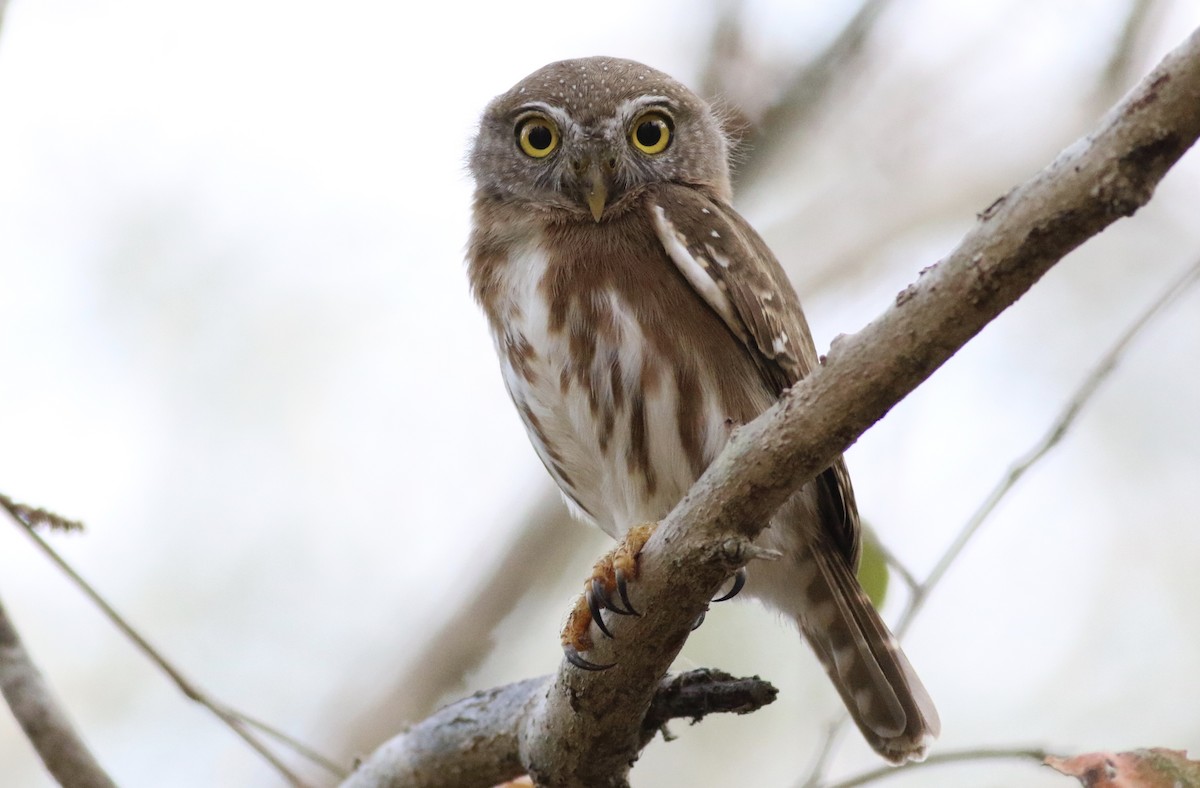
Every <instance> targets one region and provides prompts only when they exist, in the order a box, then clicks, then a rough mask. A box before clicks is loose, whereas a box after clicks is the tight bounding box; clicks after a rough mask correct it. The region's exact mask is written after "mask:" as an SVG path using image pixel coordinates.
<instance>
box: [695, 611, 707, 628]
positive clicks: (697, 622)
mask: <svg viewBox="0 0 1200 788" xmlns="http://www.w3.org/2000/svg"><path fill="white" fill-rule="evenodd" d="M705 615H707V614H705V613H701V614H700V615H698V616H696V620H695V621H693V622H692V631H693V632H695V631H696V630H697V629H699V628H700V625H701V624H703V623H704V616H705Z"/></svg>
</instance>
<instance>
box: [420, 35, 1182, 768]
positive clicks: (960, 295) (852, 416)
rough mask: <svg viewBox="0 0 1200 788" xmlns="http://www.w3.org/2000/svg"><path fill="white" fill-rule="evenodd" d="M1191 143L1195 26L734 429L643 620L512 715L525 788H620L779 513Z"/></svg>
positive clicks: (659, 540)
mask: <svg viewBox="0 0 1200 788" xmlns="http://www.w3.org/2000/svg"><path fill="white" fill-rule="evenodd" d="M1197 135H1200V31H1197V32H1196V33H1193V34H1192V35H1191V36H1190V37H1189V38H1188V39H1187V40H1186V41H1185V42H1184V43H1183V44H1182V45H1181V46H1180V47H1179V48H1177V49H1176V50H1175V51H1174V52H1172V53H1171V54H1169V55H1168V56H1167V57H1166V58H1165V59H1164V60H1163V62H1162V63H1161V64H1160V65H1159V66H1158V67H1157V68H1156V69H1155V70H1154V71H1153V72H1152V73H1151V74H1150V75H1149V76H1147V77H1146V78H1145V79H1144V80H1143V81H1142V82H1141V84H1140V85H1139V86H1138V87H1137V88H1135V89H1134V90H1133V91H1132V92H1131V93H1130V94H1129V95H1128V96H1127V97H1126V98H1125V99H1124V100H1123V101H1122V102H1121V103H1120V104H1119V105H1118V106H1117V107H1116V108H1114V109H1113V110H1112V111H1111V112H1110V113H1109V114H1108V115H1107V116H1106V117H1105V118H1104V119H1103V120H1102V121H1101V123H1100V125H1099V127H1098V128H1097V130H1096V131H1094V132H1093V133H1092V134H1091V135H1089V136H1088V137H1086V138H1085V139H1083V140H1081V141H1079V142H1077V143H1075V144H1074V145H1072V146H1070V147H1069V148H1067V149H1066V150H1065V151H1063V153H1061V154H1060V155H1059V156H1058V158H1057V159H1056V160H1055V161H1054V162H1053V163H1052V164H1050V166H1048V167H1047V168H1046V169H1045V170H1043V171H1042V172H1040V173H1038V174H1037V175H1035V176H1034V177H1033V178H1032V179H1031V180H1030V181H1028V182H1027V183H1025V184H1024V185H1022V186H1020V187H1018V188H1017V189H1014V190H1013V191H1012V192H1010V193H1009V194H1008V195H1006V196H1004V197H1001V198H1000V199H998V200H996V202H994V203H993V204H992V205H991V206H989V207H988V208H987V209H986V210H985V211H983V213H981V214H980V215H979V221H978V223H977V224H976V226H975V227H974V228H973V229H972V230H971V231H970V232H969V233H968V234H967V235H966V237H965V238H964V239H963V241H962V242H961V243H960V244H959V246H958V247H957V248H956V249H955V250H954V251H953V252H952V253H951V254H950V255H949V256H948V257H947V258H945V259H944V260H942V261H941V262H939V263H938V264H936V265H934V266H932V267H931V268H929V269H926V270H925V271H923V272H922V275H921V277H920V279H919V280H918V281H917V282H915V283H914V284H912V285H910V286H909V287H907V288H906V289H905V290H904V291H902V292H901V293H899V294H898V295H897V297H896V299H895V303H894V304H893V305H892V306H891V307H889V309H888V310H887V311H886V312H884V314H883V315H881V316H880V317H879V318H877V319H876V320H875V321H874V322H872V323H871V324H870V325H868V326H867V327H866V328H864V329H863V330H862V331H860V332H859V333H857V334H855V335H852V336H843V337H839V338H838V339H836V340H835V341H834V343H833V346H832V348H831V349H830V352H829V355H828V357H827V358H826V359H825V360H824V364H823V366H822V367H820V368H818V369H817V370H815V371H814V372H813V373H812V374H811V375H810V376H809V377H807V378H805V379H804V380H802V381H800V383H798V384H797V385H796V386H795V387H794V388H793V389H792V390H791V391H790V392H788V394H787V395H785V396H784V398H783V399H782V400H781V401H780V402H778V403H777V404H776V405H775V406H773V407H772V408H770V409H768V410H767V411H766V412H765V413H764V414H762V415H761V416H760V417H759V418H757V419H755V420H754V421H753V422H751V423H750V424H748V425H746V426H744V427H742V428H740V429H738V430H737V431H736V432H735V433H734V435H733V436H732V437H731V439H730V442H729V445H728V446H727V447H726V448H725V450H724V451H723V452H722V453H721V455H720V456H719V457H718V458H717V459H716V460H715V461H714V462H713V463H712V465H711V466H710V467H709V468H708V470H707V471H706V472H705V473H704V475H703V476H702V477H701V478H700V480H699V481H698V482H697V483H696V484H695V486H694V487H693V488H692V489H691V491H690V492H689V493H688V495H687V496H686V497H685V498H684V500H683V501H682V502H680V504H679V505H678V506H677V507H676V508H675V509H674V510H673V511H672V512H671V513H670V514H669V515H668V516H667V518H666V519H665V520H664V521H663V522H662V524H661V526H660V528H659V529H658V531H657V532H656V533H655V535H654V536H653V537H652V538H651V540H650V541H649V542H648V543H647V545H646V547H645V548H644V549H643V551H642V553H641V559H640V567H641V569H640V576H639V579H638V582H637V583H636V584H635V586H634V587H633V588H632V589H631V593H632V594H633V601H634V604H635V606H636V607H637V609H638V610H642V611H645V614H644V615H643V616H641V617H638V618H635V617H632V616H626V617H619V618H618V619H616V620H614V621H612V622H611V623H610V628H611V629H612V631H613V633H614V635H615V640H612V641H601V642H600V643H598V644H597V647H596V649H595V652H594V653H593V654H590V655H589V658H593V659H595V660H596V661H599V662H616V663H617V665H616V667H615V668H613V669H611V670H608V671H604V672H601V673H585V672H583V671H579V670H576V669H574V668H572V667H570V666H568V665H566V663H564V664H563V665H562V666H561V667H560V669H559V671H558V674H557V675H556V676H555V678H554V680H553V682H552V683H551V685H550V686H549V687H548V688H547V689H541V688H539V690H538V692H537V693H536V694H535V695H534V696H533V697H532V698H531V699H530V698H529V697H528V696H527V695H526V696H523V697H525V700H524V701H523V702H522V704H520V705H513V706H510V707H509V708H510V711H511V712H512V714H511V715H509V716H506V717H505V722H506V728H505V731H504V732H503V734H504V736H505V741H506V742H507V743H508V745H507V746H510V747H511V746H514V744H515V750H513V752H515V753H516V754H517V757H518V758H519V761H520V763H521V764H522V765H523V767H524V768H525V769H527V770H528V771H529V773H530V774H531V775H532V776H533V777H534V779H535V781H537V782H538V783H539V784H542V785H555V786H577V785H579V786H583V785H586V786H625V785H627V784H628V782H627V774H628V771H629V768H630V764H631V763H633V761H634V760H635V759H636V758H637V756H638V754H639V752H640V748H641V746H642V737H641V735H640V733H641V731H640V726H641V723H642V721H643V720H644V719H645V717H646V713H647V710H648V709H649V708H650V704H651V701H652V700H653V697H654V695H655V692H656V690H657V688H658V677H660V676H662V675H663V674H664V673H665V672H666V670H667V668H668V666H669V665H670V663H671V661H672V660H673V659H674V657H675V655H676V654H677V653H678V651H679V649H680V648H681V647H682V645H683V643H684V641H685V640H686V638H687V635H688V632H689V630H690V626H691V623H692V622H693V621H694V620H695V619H696V617H697V616H698V615H700V613H701V612H703V611H704V609H705V608H706V606H707V602H708V600H709V599H710V598H711V596H712V595H713V593H714V592H715V591H716V589H717V587H718V586H719V585H720V584H721V583H722V582H723V581H724V580H725V579H726V578H727V577H728V575H729V574H730V572H732V571H733V570H734V569H736V568H737V567H738V566H741V565H742V564H744V563H745V562H746V561H748V560H750V559H751V558H754V557H756V554H755V549H754V547H753V540H754V538H755V537H756V536H757V535H758V534H759V533H760V532H761V531H762V529H763V528H764V527H765V525H766V524H767V522H768V521H769V519H770V517H771V515H772V513H773V512H774V511H775V509H776V508H778V507H779V506H780V505H781V504H782V503H783V502H784V501H785V500H786V499H787V497H788V496H789V495H791V494H792V492H793V491H794V490H796V489H797V488H798V487H799V486H801V485H802V484H804V483H805V482H806V481H808V480H810V479H812V478H813V477H815V476H816V475H817V474H818V473H820V472H821V471H822V470H823V469H824V468H826V467H828V465H829V463H830V462H831V461H832V460H833V459H834V458H835V457H836V456H837V455H839V454H840V453H842V452H843V451H845V450H846V448H847V447H849V446H850V445H851V444H852V443H853V442H854V441H855V440H857V438H858V437H859V436H860V435H861V434H862V433H863V432H864V431H865V430H866V429H868V428H869V427H870V426H871V425H872V424H874V423H875V422H876V421H878V420H879V419H880V418H882V417H883V416H884V415H885V414H886V413H887V412H888V411H889V410H890V409H891V408H892V407H893V406H894V405H895V404H896V403H897V402H899V401H900V400H901V399H902V398H903V397H904V396H906V395H907V394H908V393H909V392H911V391H912V390H913V389H914V388H916V386H918V385H919V384H920V383H921V382H922V381H924V380H925V379H926V378H927V377H929V375H931V374H932V373H933V371H934V370H936V369H937V368H938V367H939V366H941V365H942V364H943V363H945V362H946V360H948V359H949V358H950V357H951V356H952V355H953V354H954V353H955V352H956V351H957V350H958V349H959V348H960V347H962V346H963V345H964V344H965V343H966V342H967V341H969V340H970V339H971V338H972V337H973V336H975V334H977V333H978V332H979V331H980V330H982V328H983V327H984V326H985V325H987V323H988V322H990V321H991V320H993V319H994V318H995V317H996V316H997V315H999V314H1000V313H1001V312H1002V311H1003V310H1004V309H1006V308H1007V307H1008V306H1009V305H1010V304H1012V303H1013V302H1015V301H1016V300H1017V299H1018V298H1019V297H1020V296H1021V295H1022V294H1023V293H1024V292H1025V291H1027V290H1028V289H1029V288H1030V287H1032V286H1033V285H1034V283H1036V282H1037V281H1038V280H1039V279H1040V278H1041V277H1042V275H1043V274H1045V273H1046V272H1047V271H1048V270H1049V269H1050V268H1051V267H1052V266H1053V265H1054V264H1055V263H1056V262H1058V261H1059V260H1060V259H1062V257H1063V256H1064V255H1066V254H1067V253H1068V252H1070V251H1071V250H1072V249H1074V248H1075V247H1076V246H1078V245H1080V244H1081V243H1083V242H1084V241H1085V240H1087V239H1088V238H1089V237H1091V236H1093V235H1095V234H1097V233H1099V232H1100V231H1101V230H1103V229H1104V228H1105V227H1107V226H1108V225H1109V224H1111V223H1113V222H1114V221H1116V220H1117V219H1119V218H1121V217H1123V216H1130V215H1132V214H1133V213H1134V212H1135V211H1136V210H1137V209H1138V208H1140V207H1141V206H1142V205H1144V204H1145V203H1146V202H1147V201H1148V200H1149V199H1150V197H1151V195H1152V194H1153V191H1154V188H1155V186H1156V185H1157V183H1158V182H1159V180H1161V178H1162V177H1163V175H1164V174H1165V173H1166V172H1167V170H1168V169H1169V168H1170V167H1171V166H1172V165H1173V164H1174V163H1175V162H1176V161H1177V160H1178V159H1179V158H1180V156H1182V155H1183V153H1184V152H1185V151H1186V150H1187V149H1188V148H1189V147H1190V146H1191V145H1192V144H1193V143H1194V142H1195V140H1196V138H1197ZM618 652H619V653H618ZM515 686H521V685H515ZM506 691H508V690H506V689H501V690H495V691H493V692H494V693H496V694H497V695H503V693H505V692H506ZM450 732H451V731H450V730H449V729H448V730H447V734H448V735H449V733H450ZM460 741H462V742H464V744H463V746H464V747H466V742H467V741H469V740H466V739H463V740H460ZM510 754H511V753H510ZM510 762H511V761H510ZM505 776H506V775H489V776H488V779H489V780H491V781H492V782H496V781H498V780H499V779H502V778H504V777H505ZM493 778H495V779H493ZM430 784H431V785H442V784H450V783H430ZM454 784H459V785H461V784H466V783H462V782H458V783H454ZM481 784H483V783H481Z"/></svg>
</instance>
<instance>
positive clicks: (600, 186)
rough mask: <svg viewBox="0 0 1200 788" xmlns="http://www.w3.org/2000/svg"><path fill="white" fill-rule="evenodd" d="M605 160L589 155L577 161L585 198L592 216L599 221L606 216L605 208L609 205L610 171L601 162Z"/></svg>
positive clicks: (577, 169)
mask: <svg viewBox="0 0 1200 788" xmlns="http://www.w3.org/2000/svg"><path fill="white" fill-rule="evenodd" d="M605 160H606V159H605V158H604V157H596V158H593V157H588V158H585V159H583V160H580V161H577V162H576V164H575V169H576V172H577V173H579V179H580V186H581V187H582V188H581V191H582V192H583V194H584V200H585V201H586V202H587V204H588V208H589V209H590V210H591V212H592V218H593V219H595V220H596V221H597V222H599V221H600V218H601V217H602V216H604V208H605V206H606V205H608V178H609V174H610V172H607V171H606V168H605V167H604V165H602V164H601V162H602V161H605Z"/></svg>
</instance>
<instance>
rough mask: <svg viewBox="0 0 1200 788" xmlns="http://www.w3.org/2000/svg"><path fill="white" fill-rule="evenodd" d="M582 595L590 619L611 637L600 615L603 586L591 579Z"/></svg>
mask: <svg viewBox="0 0 1200 788" xmlns="http://www.w3.org/2000/svg"><path fill="white" fill-rule="evenodd" d="M584 596H586V597H587V603H588V610H589V611H590V612H591V614H592V621H595V622H596V626H597V627H598V628H599V630H600V631H601V632H603V633H604V635H605V636H606V637H610V638H611V637H612V633H611V632H609V631H608V627H607V626H605V624H604V617H603V616H601V615H600V607H601V604H602V603H603V601H604V588H603V587H602V586H601V585H600V581H599V580H595V579H593V580H592V587H591V588H589V589H588V590H587V593H586V594H584ZM570 658H571V656H570V654H568V655H567V659H570ZM580 659H583V657H580ZM572 664H574V663H572ZM580 667H582V666H580Z"/></svg>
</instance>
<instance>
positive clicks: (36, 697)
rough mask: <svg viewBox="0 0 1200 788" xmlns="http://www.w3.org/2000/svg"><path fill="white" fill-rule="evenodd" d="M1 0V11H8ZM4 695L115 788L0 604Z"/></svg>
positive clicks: (55, 763)
mask: <svg viewBox="0 0 1200 788" xmlns="http://www.w3.org/2000/svg"><path fill="white" fill-rule="evenodd" d="M3 5H4V4H3V0H0V11H2V10H3ZM0 693H3V695H4V699H5V700H6V701H8V707H9V708H10V709H12V713H13V716H14V717H16V719H17V722H18V723H19V724H20V725H21V729H22V730H23V731H25V737H26V738H27V739H29V743H30V744H32V745H33V749H34V750H36V751H37V754H38V756H39V757H40V758H41V759H42V763H44V764H45V765H46V769H47V770H48V771H49V772H50V774H51V775H52V776H53V777H54V779H55V780H56V781H57V782H58V784H59V785H62V786H65V788H116V786H115V783H113V781H112V779H111V778H110V777H109V776H108V774H107V773H105V771H104V769H103V768H102V767H101V766H100V764H99V763H98V762H97V761H96V758H95V757H94V756H93V755H92V753H91V751H90V750H88V748H87V745H86V744H84V743H83V739H81V738H80V737H79V734H78V733H77V732H76V730H75V726H73V725H72V724H71V721H70V720H69V719H67V715H66V712H64V711H63V710H62V707H61V706H60V705H59V704H58V702H57V701H56V700H55V698H54V694H53V693H52V692H51V691H50V687H49V686H48V685H47V684H46V680H45V678H44V677H43V676H42V673H41V671H40V670H38V667H37V665H36V664H34V662H33V659H32V658H31V657H30V656H29V652H28V651H26V650H25V646H24V645H23V644H22V643H21V637H20V635H18V634H17V628H16V627H15V626H14V625H13V623H12V621H11V620H10V619H9V618H8V614H7V613H6V612H5V610H4V605H3V604H2V603H0Z"/></svg>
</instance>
